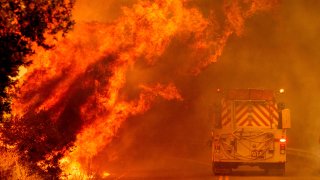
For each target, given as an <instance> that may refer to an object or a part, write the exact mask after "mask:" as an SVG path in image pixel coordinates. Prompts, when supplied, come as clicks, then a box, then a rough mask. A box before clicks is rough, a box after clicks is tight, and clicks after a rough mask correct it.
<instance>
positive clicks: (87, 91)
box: [13, 0, 275, 177]
mask: <svg viewBox="0 0 320 180" xmlns="http://www.w3.org/2000/svg"><path fill="white" fill-rule="evenodd" d="M270 2H271V1H267V0H264V1H256V0H243V1H240V0H237V1H226V3H225V16H226V22H225V25H224V28H223V30H222V31H221V32H218V30H217V29H215V27H213V25H212V24H211V23H209V22H210V21H211V20H210V19H208V18H205V17H204V16H203V14H202V13H201V11H200V10H198V9H196V8H195V7H189V6H188V1H185V0H155V1H149V0H140V1H138V3H136V4H135V5H133V6H132V8H127V7H125V8H123V15H122V16H121V17H120V18H118V19H117V20H116V21H115V22H113V23H112V24H102V23H97V22H96V23H78V24H77V25H76V27H75V29H74V31H73V32H71V33H70V34H69V35H68V36H67V37H66V38H65V39H63V40H61V41H60V42H59V43H58V44H57V46H56V48H54V49H52V50H51V51H45V50H43V49H36V54H35V55H34V56H33V57H32V59H33V64H32V65H31V66H30V67H29V68H28V71H27V73H26V74H25V75H24V76H23V77H22V78H21V81H20V82H21V84H20V89H19V91H18V96H17V98H16V99H14V103H13V115H14V116H16V117H19V118H21V119H26V117H28V116H29V115H30V114H33V115H37V114H39V113H46V114H49V117H50V120H51V121H52V122H54V123H55V124H56V126H57V129H58V131H59V133H60V134H61V136H62V137H63V138H64V139H63V140H61V142H60V143H61V144H60V146H65V145H67V144H69V143H70V142H74V149H73V150H72V151H70V152H68V153H66V154H65V155H64V158H63V159H62V160H61V168H62V169H63V171H64V173H63V174H64V175H65V176H67V177H68V176H71V177H72V176H74V175H76V174H79V173H85V172H86V166H85V164H86V163H87V161H88V160H89V159H90V158H92V157H93V156H95V155H96V154H97V153H98V152H99V151H100V150H101V149H102V148H103V147H105V146H106V145H108V143H110V142H111V141H112V138H113V137H114V136H115V134H116V133H117V131H118V129H119V127H120V126H121V124H122V123H123V121H125V120H126V119H127V118H128V117H130V116H134V115H137V114H142V113H144V112H145V111H147V110H148V109H149V108H150V107H151V105H152V104H153V102H155V101H157V97H161V98H163V99H167V100H182V96H181V95H180V93H179V91H178V89H177V88H176V86H175V85H174V84H172V83H169V84H168V85H162V84H160V83H158V82H155V83H154V84H155V85H148V86H147V85H137V86H139V87H140V89H141V92H140V95H139V97H137V98H136V99H135V100H130V101H129V100H128V99H127V98H126V97H124V96H120V95H119V94H120V92H121V90H122V89H123V88H124V86H125V84H126V79H127V77H126V74H127V71H128V70H129V69H131V68H133V67H134V65H135V63H136V62H137V61H138V60H145V61H146V62H147V63H149V64H155V63H156V61H157V60H158V59H159V57H160V56H161V55H162V54H163V53H164V52H165V50H166V49H167V47H168V46H169V44H170V42H171V41H172V39H173V38H179V37H182V36H183V37H185V36H188V37H192V38H193V39H194V41H193V44H191V46H192V47H193V48H194V51H195V52H197V53H202V54H200V56H202V57H205V58H200V59H199V60H190V61H193V62H196V66H194V67H192V68H190V69H192V70H193V72H194V73H199V72H200V71H201V70H202V69H203V68H206V67H207V66H208V65H209V64H211V63H212V62H215V61H216V60H217V58H218V57H219V56H220V55H221V54H222V50H223V48H224V46H225V44H226V42H227V40H228V38H229V36H230V35H232V34H233V33H236V34H237V35H240V34H241V33H242V29H243V25H244V21H245V19H246V18H248V17H250V16H251V15H252V14H253V13H254V12H256V11H259V10H260V11H261V10H267V9H270V8H271V7H273V5H274V4H273V3H270ZM272 2H275V1H272ZM244 7H246V8H244ZM212 33H215V34H217V33H218V35H215V36H212ZM55 151H56V150H55ZM53 152H54V151H52V153H53ZM47 157H48V158H50V154H48V155H47Z"/></svg>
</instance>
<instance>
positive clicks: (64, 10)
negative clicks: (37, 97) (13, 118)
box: [0, 0, 74, 120]
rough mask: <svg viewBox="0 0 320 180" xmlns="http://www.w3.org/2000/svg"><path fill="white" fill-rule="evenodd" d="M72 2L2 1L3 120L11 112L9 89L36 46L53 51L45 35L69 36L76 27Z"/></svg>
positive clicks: (0, 108) (0, 93)
mask: <svg viewBox="0 0 320 180" xmlns="http://www.w3.org/2000/svg"><path fill="white" fill-rule="evenodd" d="M73 4H74V2H73V0H70V1H69V0H59V1H57V0H49V1H43V0H2V1H1V2H0V42H1V46H0V56H1V59H0V67H1V68H0V119H1V120H3V118H4V117H3V115H4V114H9V113H10V96H9V92H8V91H9V88H10V87H11V86H13V85H14V83H15V82H16V78H15V77H16V76H17V75H18V73H19V67H20V66H28V65H30V63H31V60H30V59H28V58H27V56H28V55H31V54H32V53H33V52H34V51H33V48H32V46H34V45H35V44H36V45H38V46H41V47H43V48H46V49H48V48H50V47H51V46H52V44H49V43H48V42H46V35H52V36H53V38H54V37H55V36H56V35H58V34H62V35H63V34H65V33H67V32H68V31H69V30H70V28H71V27H72V26H73V24H74V21H72V20H71V9H72V7H73Z"/></svg>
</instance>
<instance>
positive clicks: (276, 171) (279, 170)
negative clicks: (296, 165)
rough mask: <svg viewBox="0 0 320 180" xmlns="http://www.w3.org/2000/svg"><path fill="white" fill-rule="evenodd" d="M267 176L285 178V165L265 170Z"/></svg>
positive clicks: (277, 165) (276, 165)
mask: <svg viewBox="0 0 320 180" xmlns="http://www.w3.org/2000/svg"><path fill="white" fill-rule="evenodd" d="M265 172H266V174H267V175H275V176H285V173H286V166H285V164H284V163H283V164H275V165H274V166H273V167H268V168H266V169H265Z"/></svg>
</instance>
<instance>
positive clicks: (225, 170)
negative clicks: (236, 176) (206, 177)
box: [212, 163, 232, 175]
mask: <svg viewBox="0 0 320 180" xmlns="http://www.w3.org/2000/svg"><path fill="white" fill-rule="evenodd" d="M212 172H213V174H214V175H227V174H231V173H232V168H230V167H224V166H221V165H216V164H214V163H212Z"/></svg>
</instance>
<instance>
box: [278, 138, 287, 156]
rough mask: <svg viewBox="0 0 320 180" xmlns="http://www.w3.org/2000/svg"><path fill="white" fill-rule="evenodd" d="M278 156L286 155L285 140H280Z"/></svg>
mask: <svg viewBox="0 0 320 180" xmlns="http://www.w3.org/2000/svg"><path fill="white" fill-rule="evenodd" d="M279 141H280V154H285V153H286V142H287V139H286V138H280V140H279Z"/></svg>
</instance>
